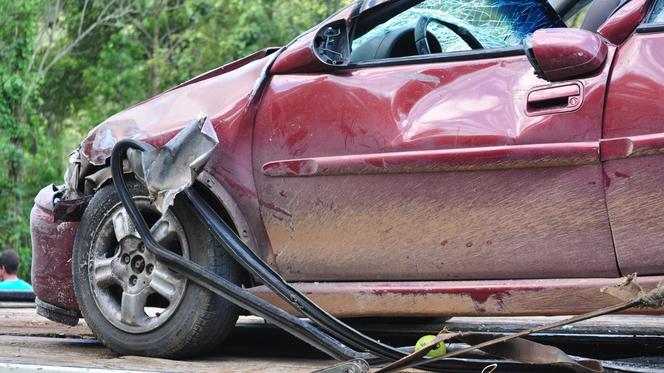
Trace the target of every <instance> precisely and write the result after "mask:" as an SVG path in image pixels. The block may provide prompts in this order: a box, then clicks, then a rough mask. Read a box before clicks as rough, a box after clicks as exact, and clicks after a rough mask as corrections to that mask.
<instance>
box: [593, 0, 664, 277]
mask: <svg viewBox="0 0 664 373" xmlns="http://www.w3.org/2000/svg"><path fill="white" fill-rule="evenodd" d="M644 4H645V7H644V8H645V10H646V11H647V10H649V9H650V13H649V15H648V16H647V17H646V19H645V21H644V23H643V24H642V25H641V26H639V27H638V28H637V29H636V32H635V33H633V34H632V35H631V36H630V37H629V39H627V40H626V41H625V42H624V43H623V44H622V45H621V46H620V48H619V50H618V53H617V55H616V59H615V62H614V68H613V73H612V77H611V84H610V89H609V91H608V96H607V103H606V122H605V128H604V140H603V142H602V158H603V160H604V161H605V164H604V172H605V175H606V176H605V177H606V193H607V206H608V209H609V216H610V218H611V227H612V229H613V236H614V241H615V246H616V253H617V257H618V262H619V265H620V269H621V271H622V272H623V273H634V272H638V273H639V275H652V274H662V273H664V256H663V255H662V242H664V219H663V218H664V215H663V213H662V211H664V188H663V187H662V185H664V155H662V153H663V152H664V151H663V150H664V106H662V95H664V83H663V82H664V65H663V62H662V61H664V1H662V0H656V1H653V2H652V8H650V7H648V5H650V4H649V2H644ZM635 5H638V4H635ZM635 10H636V11H635V13H636V14H637V15H642V13H643V11H640V10H639V9H635ZM639 19H640V18H637V21H638V20H639ZM632 30H633V28H632V29H630V31H632Z"/></svg>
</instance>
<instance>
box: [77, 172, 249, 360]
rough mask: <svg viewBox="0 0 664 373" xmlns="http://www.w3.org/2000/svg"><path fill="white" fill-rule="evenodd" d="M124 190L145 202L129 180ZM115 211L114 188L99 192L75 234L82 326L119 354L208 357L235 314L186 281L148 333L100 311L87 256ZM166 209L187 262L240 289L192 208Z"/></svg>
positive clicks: (233, 266)
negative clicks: (179, 231)
mask: <svg viewBox="0 0 664 373" xmlns="http://www.w3.org/2000/svg"><path fill="white" fill-rule="evenodd" d="M127 186H128V189H129V191H130V193H131V194H132V196H134V199H135V200H136V199H137V197H139V198H138V199H141V197H140V196H143V198H142V199H143V200H144V201H145V197H144V196H147V191H146V189H145V187H144V186H143V185H141V184H139V183H138V182H133V181H132V182H128V183H127ZM119 206H120V201H119V199H118V196H117V194H116V192H115V189H114V188H113V186H112V185H108V186H106V187H104V188H102V189H101V190H99V191H98V192H97V193H96V194H95V196H94V197H93V198H92V200H91V201H90V204H89V205H88V207H87V208H86V210H85V213H84V214H83V217H82V220H81V224H80V226H79V228H78V230H77V232H76V239H75V242H74V249H73V263H72V264H73V275H74V289H75V292H76V298H77V300H78V304H79V306H80V309H81V313H82V315H83V317H84V318H85V320H86V322H87V324H88V325H89V327H90V328H91V329H92V331H93V332H94V334H95V335H96V336H97V338H98V339H99V340H100V341H101V342H102V343H103V344H104V345H106V346H107V347H109V348H110V349H111V350H113V351H115V352H117V353H119V354H123V355H142V356H151V357H162V358H182V357H190V356H196V355H201V354H204V353H206V352H209V351H210V350H211V349H212V348H214V347H216V346H218V345H219V344H220V342H221V341H223V340H224V339H225V338H226V337H227V336H228V334H229V333H230V331H231V330H232V329H233V327H234V325H235V323H236V321H237V318H238V315H239V312H240V309H239V308H238V307H236V306H235V305H233V304H232V303H230V302H228V301H226V300H225V299H223V298H221V297H219V296H218V295H216V294H213V293H211V292H210V291H208V290H206V289H203V288H201V287H200V286H198V285H196V284H194V283H193V282H191V281H186V282H185V283H184V284H185V285H184V287H183V289H184V291H182V292H181V293H180V298H179V301H178V303H177V305H176V306H174V307H173V310H172V311H171V313H170V314H169V316H168V318H166V320H165V321H162V323H161V324H159V325H158V326H157V327H155V328H154V329H153V330H147V331H144V332H140V333H137V332H128V331H126V330H122V329H121V328H119V327H117V326H116V325H114V324H113V323H112V322H111V321H110V320H109V319H108V318H107V317H106V316H105V315H104V313H103V312H102V311H101V310H100V307H99V306H98V303H97V300H95V293H94V291H93V285H92V281H91V280H90V272H89V268H88V266H89V265H90V266H92V264H89V263H91V261H90V259H91V257H90V255H91V254H90V253H91V250H92V248H93V245H95V244H97V242H96V241H95V240H97V239H101V238H99V237H104V236H103V233H101V232H99V230H100V229H102V226H103V224H104V221H105V220H106V219H109V214H110V211H112V210H114V209H117V208H121V207H119ZM171 210H172V211H173V213H174V215H175V217H176V219H177V220H178V221H179V222H180V223H181V226H182V228H183V231H184V233H185V235H186V240H187V245H188V247H189V249H188V252H189V257H190V259H191V260H193V261H194V262H196V263H198V264H200V265H202V266H204V267H206V268H208V269H209V270H212V271H214V272H215V273H217V274H219V275H221V276H223V277H224V278H226V279H228V280H230V281H232V282H233V283H236V284H239V283H240V281H241V280H240V279H241V271H240V269H239V267H238V265H237V263H236V262H235V261H233V259H232V258H230V257H229V256H228V255H227V254H226V253H225V251H224V250H223V248H222V247H221V245H220V244H219V243H218V242H217V241H216V240H215V239H214V237H212V236H211V234H210V233H209V231H208V230H207V229H206V228H205V226H204V225H203V224H202V223H201V222H200V220H199V219H198V217H196V215H195V214H194V212H193V211H192V210H191V208H190V207H189V206H187V205H186V203H185V202H183V201H182V200H181V199H179V198H177V199H176V201H175V204H174V206H173V207H171ZM142 213H144V214H145V212H144V211H142ZM148 223H149V221H148ZM102 245H103V244H102ZM94 247H99V246H94ZM118 247H119V245H118ZM114 250H115V249H114ZM120 291H121V292H122V289H120ZM159 316H162V315H157V317H159ZM116 322H117V321H116Z"/></svg>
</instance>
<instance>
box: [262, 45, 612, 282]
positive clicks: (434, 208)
mask: <svg viewBox="0 0 664 373" xmlns="http://www.w3.org/2000/svg"><path fill="white" fill-rule="evenodd" d="M612 56H613V48H609V58H611V57H612ZM609 67H610V64H606V65H604V66H603V67H602V69H601V71H600V72H599V73H597V74H596V75H594V76H591V77H587V78H584V79H581V80H578V81H576V83H578V84H580V86H582V87H583V90H582V92H583V97H581V98H580V99H582V101H583V102H582V104H581V105H580V106H579V108H578V109H577V110H574V111H570V112H565V113H559V112H556V110H553V111H551V112H549V113H548V114H547V113H544V114H541V115H530V114H529V113H528V112H527V107H528V103H527V97H528V95H529V92H531V91H537V90H541V89H548V88H552V87H555V86H552V85H551V84H549V83H547V82H545V81H542V80H539V79H537V78H536V77H535V76H534V74H533V69H532V67H531V66H530V63H529V62H528V60H527V58H526V57H525V56H516V57H504V58H487V59H481V60H475V61H463V62H422V63H419V64H411V65H403V66H389V67H372V68H356V69H346V70H341V71H338V72H334V73H325V74H283V75H275V76H274V77H273V78H272V82H271V84H270V87H269V89H268V91H267V92H266V93H265V96H264V98H263V104H262V105H261V107H260V108H259V112H258V117H257V121H256V130H255V134H256V137H255V140H254V165H255V167H256V172H255V177H256V185H257V187H258V192H259V198H260V199H261V201H262V202H263V203H262V204H261V214H262V217H263V222H264V223H265V226H266V229H267V232H268V236H269V238H270V242H271V246H272V249H273V250H274V253H275V254H274V255H275V257H276V263H277V266H278V269H279V271H280V272H281V273H282V274H283V275H284V276H285V277H286V278H288V279H291V280H302V281H307V280H313V279H316V280H334V281H342V280H343V281H352V280H358V281H359V280H385V279H390V280H425V279H426V280H448V279H490V278H491V279H502V278H536V277H575V276H581V273H585V274H586V275H589V273H593V274H592V275H590V276H615V275H617V269H616V265H615V257H614V256H613V245H612V242H611V233H610V231H609V224H608V218H607V213H606V207H605V204H604V190H603V187H602V177H603V176H602V173H601V166H600V165H599V162H598V143H599V139H600V136H601V117H602V110H603V106H604V92H605V87H606V80H607V77H608V72H609ZM586 142H588V143H593V144H589V145H588V146H586V145H583V146H581V147H579V148H577V150H579V149H581V148H583V149H584V150H583V151H584V152H586V151H588V150H590V153H592V152H594V154H591V156H590V158H591V160H590V161H589V160H588V159H587V158H586V159H585V160H584V161H581V162H579V164H578V165H577V166H576V167H557V168H540V169H538V168H528V169H517V168H519V165H520V164H522V163H523V162H526V163H530V164H531V165H536V164H538V163H539V164H547V163H551V164H555V163H557V162H558V160H552V159H551V157H550V153H547V151H546V150H544V149H547V150H550V149H556V151H555V152H554V153H556V152H558V154H561V153H564V152H569V151H570V150H571V149H566V147H567V146H568V145H569V143H586ZM542 144H547V145H544V146H543V147H542V150H541V153H539V154H537V152H530V151H529V149H530V150H532V149H534V148H535V147H537V146H539V145H542ZM505 146H508V148H506V149H503V150H493V151H494V152H495V153H493V155H491V156H490V157H489V158H487V159H486V160H485V159H478V158H477V155H478V154H482V152H483V151H484V150H486V148H487V147H489V148H490V149H493V147H505ZM530 146H532V147H530ZM501 153H502V155H500V154H501ZM508 153H509V154H508ZM567 154H568V155H569V153H567ZM582 154H583V153H582ZM418 157H420V158H419V159H418ZM436 157H438V158H436ZM570 158H571V157H570ZM579 158H580V159H581V158H583V156H582V155H581V154H580V156H579ZM383 159H387V160H388V163H389V162H396V163H390V164H389V165H387V168H386V167H384V166H383V165H382V161H383ZM293 160H295V161H294V162H291V161H293ZM300 160H304V161H300ZM497 161H498V162H497ZM274 162H277V163H274ZM280 162H281V163H280ZM318 162H322V163H323V165H320V164H319V163H318ZM501 162H504V163H506V164H511V165H512V166H513V167H511V168H512V169H509V170H501V171H487V169H489V170H491V169H495V168H501V165H500V163H501ZM432 163H433V164H432ZM571 163H573V162H571ZM587 163H594V164H591V165H585V166H584V165H583V164H587ZM469 164H470V165H473V167H475V168H476V169H477V170H478V171H472V172H431V171H441V170H442V171H453V168H454V166H457V167H458V166H459V165H462V166H463V165H469ZM264 165H265V171H266V172H267V173H268V174H270V175H271V176H267V175H265V174H263V170H264V168H263V167H264ZM291 165H292V166H293V167H290V166H291ZM319 166H320V167H319ZM410 166H413V167H415V166H417V167H423V168H424V169H408V168H409V167H410ZM448 166H450V167H449V168H447V167H448ZM427 168H428V169H427ZM367 170H368V171H370V172H368V173H374V174H373V175H364V173H367V172H366V171H367ZM421 171H428V172H427V173H417V172H421ZM376 172H381V173H382V172H388V173H387V174H375V173H376ZM412 172H416V173H412ZM291 174H312V175H313V176H311V177H278V175H291ZM318 174H320V175H326V174H333V175H334V174H340V175H341V176H330V177H324V178H321V177H317V176H315V175H318ZM275 176H277V177H275ZM284 194H286V197H284ZM282 212H287V214H284V213H282ZM515 216H519V217H520V218H519V219H516V220H515V219H514V217H515ZM444 241H446V242H447V244H446V245H441V242H444ZM560 242H566V245H565V246H564V247H562V246H561V245H560ZM591 247H592V250H589V248H591ZM591 258H592V259H591Z"/></svg>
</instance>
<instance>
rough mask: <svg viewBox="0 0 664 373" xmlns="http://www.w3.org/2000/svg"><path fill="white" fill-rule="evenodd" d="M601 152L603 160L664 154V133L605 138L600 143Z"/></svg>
mask: <svg viewBox="0 0 664 373" xmlns="http://www.w3.org/2000/svg"><path fill="white" fill-rule="evenodd" d="M600 153H601V157H602V160H603V161H608V160H611V159H620V158H633V157H641V156H645V155H656V154H662V153H664V133H656V134H652V135H641V136H630V137H617V138H611V139H605V140H602V142H601V143H600Z"/></svg>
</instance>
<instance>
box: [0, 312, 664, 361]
mask: <svg viewBox="0 0 664 373" xmlns="http://www.w3.org/2000/svg"><path fill="white" fill-rule="evenodd" d="M555 319H559V318H551V317H549V318H542V317H530V318H528V317H512V318H461V317H456V318H453V319H450V320H449V321H447V322H446V326H447V327H448V328H449V329H450V330H461V331H474V332H481V333H492V334H505V333H511V332H514V331H517V330H521V329H526V328H530V327H532V326H535V325H539V324H542V323H545V322H550V321H552V320H555ZM354 326H357V327H358V328H359V329H360V330H363V331H365V332H367V333H369V334H371V335H375V336H377V337H379V338H380V339H381V340H383V341H386V342H389V343H391V344H394V345H412V344H414V342H415V341H416V340H417V338H419V336H421V335H424V334H431V333H436V332H437V331H438V329H440V327H441V325H440V324H439V323H422V322H420V323H413V321H412V320H408V321H406V320H404V321H403V322H396V323H395V322H393V320H392V322H390V323H387V322H386V321H385V320H380V319H371V320H358V321H356V322H355V323H354ZM533 338H534V339H536V340H537V341H539V342H543V343H547V344H552V345H555V346H557V347H559V348H562V349H563V350H565V351H566V352H567V353H569V354H572V355H581V356H587V357H593V358H598V359H604V360H606V359H610V360H614V361H615V364H613V366H612V367H609V366H607V368H608V369H607V372H625V371H638V372H661V371H662V370H663V369H664V359H663V358H660V357H658V356H664V317H661V316H622V315H619V316H607V317H601V318H597V319H594V320H589V321H586V322H582V323H579V324H575V325H573V326H569V327H563V328H560V329H556V330H552V331H550V332H547V333H541V334H538V335H535V336H533ZM333 363H334V361H332V360H329V359H328V358H326V356H325V355H323V354H321V353H320V352H318V351H317V350H315V349H313V348H312V347H310V346H308V345H306V344H304V343H302V342H300V341H299V340H297V339H295V338H293V337H291V336H290V335H288V334H287V333H285V332H283V331H281V330H279V329H277V328H274V327H272V326H270V325H267V324H266V323H265V322H264V321H263V320H262V319H259V318H256V317H242V318H240V321H239V323H238V327H237V328H236V330H235V331H234V333H233V335H232V336H231V338H229V339H228V342H226V343H224V344H223V345H222V346H220V349H219V352H218V353H217V354H214V355H211V356H207V357H204V358H199V359H193V360H186V361H175V360H167V359H154V358H144V357H138V356H118V355H117V354H115V353H113V352H111V351H110V350H108V349H107V348H105V347H104V346H102V345H101V344H100V343H98V342H97V341H96V340H95V339H94V336H93V335H92V333H91V332H90V330H89V328H88V327H87V326H86V325H85V322H84V321H81V322H80V323H79V324H78V325H77V326H74V327H69V326H65V325H60V324H56V323H53V322H51V321H48V320H46V319H44V318H42V317H40V316H37V315H36V314H35V310H34V308H32V306H31V305H30V304H27V305H26V304H25V303H4V304H3V303H0V370H10V371H11V369H12V368H13V369H15V371H18V372H32V371H34V372H37V371H39V372H49V371H59V372H63V371H74V370H76V369H80V370H79V371H87V372H91V371H92V372H94V371H95V370H96V369H104V370H109V369H110V370H118V371H141V372H163V371H168V372H192V371H196V372H220V371H233V372H296V373H297V372H312V371H314V370H317V369H321V368H324V367H327V366H329V365H331V364H333ZM615 368H619V369H615ZM411 371H416V370H411Z"/></svg>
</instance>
